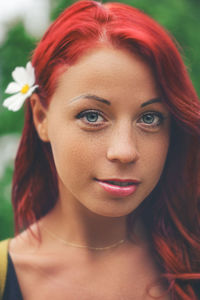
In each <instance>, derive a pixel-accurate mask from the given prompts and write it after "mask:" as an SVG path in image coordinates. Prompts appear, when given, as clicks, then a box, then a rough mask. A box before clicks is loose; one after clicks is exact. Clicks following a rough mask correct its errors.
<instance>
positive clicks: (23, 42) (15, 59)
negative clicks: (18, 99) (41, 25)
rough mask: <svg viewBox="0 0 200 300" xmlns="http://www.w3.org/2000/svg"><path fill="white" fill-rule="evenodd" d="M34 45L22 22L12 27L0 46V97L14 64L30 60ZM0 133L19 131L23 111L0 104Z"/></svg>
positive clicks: (9, 78)
mask: <svg viewBox="0 0 200 300" xmlns="http://www.w3.org/2000/svg"><path fill="white" fill-rule="evenodd" d="M34 47H35V40H34V39H33V38H31V37H30V36H28V35H27V33H26V32H25V30H24V27H23V24H21V23H19V24H17V25H16V26H15V27H13V28H12V29H11V30H10V32H9V34H8V37H7V39H6V41H5V43H4V44H3V45H2V47H1V48H0V70H1V75H2V76H1V80H0V87H1V88H0V99H1V102H2V100H3V99H5V98H7V97H8V96H9V95H8V94H5V93H4V92H3V91H5V89H6V87H7V85H8V83H9V82H11V81H12V80H13V79H12V77H11V73H12V71H13V70H14V68H15V67H16V66H25V65H26V63H27V61H28V60H30V54H31V51H32V50H33V49H34ZM0 120H1V121H0V135H1V134H6V133H9V132H20V131H21V129H22V126H23V120H24V118H23V111H19V112H16V113H10V112H9V111H8V110H7V109H5V108H4V107H2V106H0Z"/></svg>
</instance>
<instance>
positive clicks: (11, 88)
mask: <svg viewBox="0 0 200 300" xmlns="http://www.w3.org/2000/svg"><path fill="white" fill-rule="evenodd" d="M20 90H21V87H20V86H19V84H18V83H16V82H11V83H9V85H8V86H7V88H6V90H5V93H6V94H14V93H18V92H20Z"/></svg>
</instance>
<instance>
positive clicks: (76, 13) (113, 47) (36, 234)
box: [3, 1, 200, 300]
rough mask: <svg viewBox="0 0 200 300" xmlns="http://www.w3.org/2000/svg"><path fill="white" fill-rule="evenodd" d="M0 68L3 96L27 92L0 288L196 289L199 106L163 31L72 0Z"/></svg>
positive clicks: (29, 291) (23, 292)
mask: <svg viewBox="0 0 200 300" xmlns="http://www.w3.org/2000/svg"><path fill="white" fill-rule="evenodd" d="M32 66H33V67H32ZM33 68H34V69H33ZM34 72H35V73H34ZM34 74H35V76H34ZM26 76H27V77H26ZM13 78H14V79H15V81H16V82H15V83H12V84H11V85H10V86H9V87H8V89H7V92H8V93H11V92H17V91H19V93H18V94H17V95H14V96H11V97H10V98H8V99H7V100H6V101H5V102H4V106H7V107H8V108H9V109H11V110H17V109H19V108H20V107H21V105H22V103H23V101H24V100H25V99H26V98H27V102H26V117H25V126H24V130H23V134H22V138H21V143H20V146H19V150H18V153H17V157H16V162H15V170H14V180H13V192H12V202H13V207H14V213H15V224H16V236H15V237H14V238H12V239H10V240H9V245H8V272H7V278H6V282H5V291H4V298H3V299H12V300H14V299H18V300H19V299H27V300H32V299H34V300H35V299H37V300H43V299H60V300H62V299H71V300H75V299H76V300H77V299H83V300H86V299H87V300H88V299H95V300H96V299H97V300H98V299H105V300H119V299H126V300H129V299H137V300H147V299H148V300H150V299H157V298H158V297H159V299H164V300H167V299H174V300H178V299H183V300H186V299H188V300H189V299H190V300H191V299H198V297H200V296H199V290H200V239H199V236H200V235H199V234H200V217H199V200H200V199H199V179H200V176H199V174H200V170H199V162H200V154H199V143H200V126H199V125H200V105H199V101H198V97H197V95H196V93H195V91H194V88H193V86H192V83H191V81H190V79H189V77H188V73H187V71H186V68H185V66H184V64H183V62H182V59H181V57H180V54H179V52H178V50H177V48H176V46H175V44H174V42H173V41H172V39H171V37H170V36H169V35H168V34H167V33H166V32H165V31H164V29H163V28H161V27H160V26H159V25H158V24H157V23H156V22H155V21H154V20H152V19H151V18H150V17H148V16H147V15H145V14H144V13H142V12H140V11H139V10H137V9H135V8H132V7H130V6H127V5H124V4H120V3H106V4H101V3H98V2H94V1H80V2H77V3H75V4H73V5H72V6H71V7H69V8H68V9H66V10H65V11H64V12H63V13H62V14H61V15H60V16H59V17H58V19H57V20H56V21H55V22H54V23H53V24H52V25H51V26H50V28H49V29H48V31H47V32H46V34H45V35H44V37H43V38H42V40H41V41H40V43H39V44H38V46H37V48H36V49H35V51H34V54H33V57H32V65H31V63H28V64H27V68H26V70H24V69H23V68H18V69H16V70H15V71H14V72H13Z"/></svg>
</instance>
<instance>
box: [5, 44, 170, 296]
mask: <svg viewBox="0 0 200 300" xmlns="http://www.w3.org/2000/svg"><path fill="white" fill-rule="evenodd" d="M88 94H90V95H96V96H98V97H101V98H103V99H106V101H109V102H110V105H107V104H105V103H102V102H100V101H96V100H94V99H89V98H88V97H85V96H83V95H88ZM158 98H159V99H160V101H159V102H155V103H149V104H148V105H145V106H144V105H143V104H144V103H146V102H148V101H149V100H151V99H158ZM31 104H32V110H33V116H34V123H35V127H36V130H37V132H38V135H39V137H40V138H41V140H43V141H44V142H50V144H51V147H52V151H53V156H54V160H55V164H56V169H57V173H58V183H59V199H58V201H57V204H56V206H55V208H54V209H53V210H52V211H51V212H50V213H48V214H47V216H45V217H44V218H43V219H42V220H41V221H40V222H39V226H40V229H41V231H42V238H43V242H42V245H40V248H37V253H40V255H39V254H38V257H40V258H38V263H39V262H40V263H41V261H42V259H41V255H42V254H41V253H43V254H44V253H46V251H48V249H54V251H55V253H58V252H59V253H60V254H62V255H61V257H65V255H66V253H67V257H71V261H72V262H73V266H72V269H71V270H72V271H71V272H74V271H73V270H74V269H76V268H75V267H74V266H75V262H76V260H77V257H79V258H80V257H81V262H80V261H79V268H78V269H81V268H80V266H82V269H83V270H84V276H86V274H87V272H88V274H94V272H95V268H96V269H98V270H100V266H101V265H102V264H105V265H106V266H109V267H111V268H112V269H113V270H115V268H116V270H120V268H121V269H122V271H124V272H126V271H127V270H128V265H130V259H131V261H132V262H133V264H134V267H135V272H136V271H137V274H138V272H139V273H141V278H146V277H145V276H146V275H145V273H146V274H147V273H148V274H149V276H147V277H148V278H151V277H153V276H154V275H156V274H157V270H156V268H155V266H153V262H152V259H151V255H150V254H149V252H148V250H146V249H147V248H146V246H144V245H147V244H148V242H147V238H146V236H145V229H144V227H143V224H142V220H138V222H137V223H136V233H137V234H138V237H140V238H141V241H142V243H141V245H137V244H134V245H133V244H132V243H131V242H130V241H127V243H126V244H124V245H122V246H121V248H120V247H119V249H118V248H116V249H115V250H114V249H113V252H111V253H116V255H114V254H113V256H112V257H113V259H112V258H111V257H109V259H108V258H107V255H108V253H109V252H107V254H106V255H104V253H103V252H102V251H99V252H95V253H94V252H91V251H90V250H89V249H84V250H83V249H81V250H80V249H77V248H70V249H68V248H66V247H65V249H64V250H63V248H64V246H63V245H62V244H61V243H56V245H55V242H54V241H52V237H50V236H49V235H48V234H47V233H45V231H43V228H44V227H46V228H48V229H49V230H50V231H52V232H54V233H55V234H56V235H57V236H59V237H61V238H63V239H65V240H67V241H70V242H75V243H77V244H81V245H87V246H93V247H104V246H107V245H111V244H112V243H114V242H116V241H119V240H120V239H124V238H126V231H127V228H126V216H127V215H128V214H129V213H131V212H133V211H134V210H135V209H136V208H137V207H138V206H139V205H140V204H141V203H142V202H143V201H144V199H145V198H146V197H147V196H148V195H149V194H150V193H151V191H152V190H153V189H154V188H155V186H156V185H157V183H158V181H159V179H160V176H161V174H162V171H163V167H164V164H165V161H166V156H167V152H168V147H169V140H170V115H169V111H168V109H167V107H166V106H165V104H164V103H163V102H162V99H161V95H160V92H159V89H158V86H157V83H156V81H155V78H154V76H153V73H152V70H151V69H150V67H149V66H148V65H147V64H146V63H145V62H144V61H143V60H142V59H141V58H140V57H139V56H137V55H135V54H133V53H129V52H128V51H126V50H122V49H113V48H112V47H110V46H101V47H98V48H95V49H92V50H89V51H88V52H87V53H86V54H84V55H83V56H82V57H80V59H79V60H78V62H77V63H76V64H75V65H74V66H71V67H70V68H69V69H68V70H67V71H65V72H64V73H63V74H62V75H61V76H60V78H59V80H58V84H57V88H56V90H55V93H54V94H53V97H52V99H51V102H50V105H49V107H48V109H47V110H45V109H44V108H43V107H42V106H41V104H40V102H39V98H38V96H37V95H36V94H34V95H33V96H32V98H31ZM85 110H87V111H88V110H93V115H92V114H91V113H90V114H89V113H88V114H86V115H83V114H82V116H81V118H80V113H81V112H83V111H85ZM97 112H99V114H98V113H97ZM152 112H153V113H152ZM155 112H156V114H155ZM147 113H148V114H149V115H148V117H147V116H146V115H147ZM158 113H159V114H162V116H163V121H162V122H161V119H160V117H159V116H158ZM149 120H150V121H149ZM148 122H150V123H148ZM94 124H98V126H95V125H94ZM94 178H97V179H108V178H123V179H124V178H129V179H137V180H139V181H140V184H139V185H138V187H137V189H136V191H135V192H134V193H133V194H132V195H130V196H126V197H116V196H112V195H110V194H108V193H107V192H105V191H104V190H103V189H102V187H101V186H100V185H99V184H98V182H97V181H96V180H94ZM33 230H35V227H34V226H33ZM27 235H28V233H27V232H25V233H24V235H23V236H24V240H26V239H27ZM53 242H54V243H53ZM21 243H22V242H21ZM32 243H33V244H34V242H33V241H32ZM20 247H21V248H20ZM23 247H26V250H27V252H29V250H30V249H31V247H33V246H27V243H26V245H25V244H24V245H23ZM27 247H29V248H27ZM138 247H139V248H138ZM61 248H62V250H61ZM10 249H11V251H15V252H16V253H17V252H18V253H19V252H20V251H21V249H22V244H21V246H20V242H19V241H17V239H13V240H12V243H11V246H10ZM38 249H39V250H38ZM120 249H121V250H120ZM138 249H140V250H138ZM141 249H145V250H144V251H143V250H142V251H141ZM66 251H67V252H66ZM70 251H71V252H70ZM81 251H82V252H81ZM110 251H111V250H110ZM115 251H116V252H115ZM127 251H128V252H127ZM134 253H135V254H134ZM141 253H142V255H141ZM144 253H145V254H144ZM120 255H121V258H122V257H123V258H128V260H127V263H124V266H122V265H120V266H119V264H118V263H117V261H118V258H119V257H120ZM116 257H118V258H117V260H116V261H115V258H116ZM54 258H55V257H54ZM91 258H92V266H93V267H92V270H91ZM13 259H14V260H15V261H16V268H17V265H18V275H19V277H20V278H23V276H20V274H21V273H20V272H21V271H20V270H21V269H20V262H18V263H17V259H16V258H15V257H14V256H13ZM51 259H52V258H51ZM27 260H28V261H30V257H29V259H27ZM113 260H114V261H113ZM138 261H139V262H140V264H139V265H138ZM69 262H70V259H68V261H67V262H66V264H67V267H68V268H69ZM62 264H64V262H63V261H62ZM64 265H65V264H64ZM150 265H151V267H150ZM147 266H148V267H147ZM65 267H66V265H65ZM52 268H53V270H55V268H58V265H56V266H54V267H53V266H52ZM60 268H61V265H60ZM93 268H94V269H93ZM88 270H90V271H88ZM131 270H132V269H131ZM149 270H150V271H149ZM130 272H131V277H130V278H133V276H134V278H135V277H138V275H136V274H135V273H134V272H133V271H130ZM149 272H150V273H149ZM117 273H118V272H117ZM71 274H72V273H71ZM98 274H101V275H102V276H104V277H106V274H104V271H103V270H102V273H101V272H100V271H99V273H98ZM127 274H129V272H128V273H127ZM79 275H80V274H79ZM62 276H63V278H66V277H64V275H62ZM65 276H67V275H66V274H65ZM80 276H81V275H80ZM92 276H93V275H92ZM99 276H100V275H99ZM86 278H87V280H88V281H87V282H89V275H88V277H87V276H86ZM99 278H102V277H101V276H100V277H99ZM30 280H31V279H30ZM107 280H108V279H107ZM124 280H125V282H126V284H127V283H128V284H129V283H130V282H129V280H130V279H129V280H128V278H125V279H124ZM22 281H23V282H22V283H21V284H22V286H24V293H28V294H29V292H30V291H27V290H26V289H27V288H26V287H27V285H28V283H27V282H24V279H22ZM108 282H110V281H109V280H108ZM144 282H148V283H149V281H148V280H144ZM144 282H143V281H140V282H137V286H139V287H140V286H143V285H144ZM97 283H98V279H97ZM101 283H102V282H101ZM43 285H44V284H43ZM71 285H72V286H73V284H71ZM85 285H86V283H84V286H85ZM130 285H131V291H132V290H133V289H132V283H130ZM94 288H95V287H94ZM47 289H48V288H47ZM129 289H130V288H129ZM126 290H127V291H128V288H126ZM30 293H31V292H30ZM73 294H74V292H73V293H72V295H73ZM112 294H113V293H112ZM135 295H138V298H137V299H149V298H142V297H144V296H142V294H141V288H140V289H138V292H137V288H135V293H134V296H135ZM30 299H31V298H30ZM60 299H61V298H60ZM96 299H97V298H96ZM104 299H106V298H104ZM109 299H111V297H109ZM114 299H118V298H117V297H114ZM119 299H121V298H119ZM127 299H129V298H127ZM163 299H164V298H163ZM166 299H168V298H166Z"/></svg>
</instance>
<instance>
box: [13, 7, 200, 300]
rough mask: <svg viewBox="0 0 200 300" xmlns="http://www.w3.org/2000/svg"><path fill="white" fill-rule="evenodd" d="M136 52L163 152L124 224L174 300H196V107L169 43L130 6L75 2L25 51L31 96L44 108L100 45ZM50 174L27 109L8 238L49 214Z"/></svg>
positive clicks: (199, 276)
mask: <svg viewBox="0 0 200 300" xmlns="http://www.w3.org/2000/svg"><path fill="white" fill-rule="evenodd" d="M102 43H103V44H106V43H107V44H111V45H112V46H113V47H120V48H126V49H129V50H130V51H132V52H137V53H138V54H139V55H141V56H142V57H143V59H144V60H145V61H146V62H147V63H148V64H149V65H150V66H151V68H152V70H153V72H154V75H155V78H156V80H157V82H158V85H159V87H160V90H161V93H162V98H163V99H164V101H165V103H166V105H167V106H168V108H169V110H170V112H171V118H172V126H171V140H170V147H169V152H168V156H167V160H166V164H165V168H164V170H163V174H162V176H161V178H160V181H159V183H158V184H157V186H156V188H155V189H154V190H153V192H152V193H151V194H150V195H149V196H148V197H147V198H146V199H145V200H144V201H143V202H142V204H141V205H140V206H139V207H138V208H137V209H136V210H135V211H134V213H132V214H130V215H129V216H128V218H127V224H128V228H129V230H130V231H131V229H132V228H133V224H134V222H135V220H136V217H137V215H140V216H141V217H142V218H143V220H144V222H145V225H146V228H147V229H148V232H149V237H150V239H151V244H152V249H153V253H154V256H155V260H156V261H157V263H158V265H159V266H160V268H161V270H162V274H163V278H164V279H165V281H166V283H167V286H169V288H170V291H171V295H172V297H173V299H174V300H178V299H183V300H191V299H197V294H195V293H196V292H195V291H196V290H197V288H198V285H199V288H200V188H199V186H200V168H199V167H200V151H199V150H200V147H199V146H200V103H199V101H198V96H197V94H196V92H195V90H194V88H193V85H192V83H191V81H190V79H189V76H188V73H187V70H186V67H185V65H184V64H183V61H182V59H181V56H180V53H179V51H178V50H177V46H176V43H175V42H174V41H173V39H172V37H170V35H169V34H168V33H167V32H166V31H165V30H164V29H163V28H162V27H161V26H160V25H158V24H157V23H156V22H155V21H154V20H152V19H151V18H150V17H148V16H147V15H145V14H144V13H143V12H141V11H139V10H138V9H136V8H132V7H130V6H128V5H125V4H121V3H106V4H101V3H98V2H95V1H79V2H76V3H74V4H73V5H72V6H70V7H69V8H67V9H66V10H65V11H64V12H63V13H62V14H61V15H60V16H59V17H58V18H57V20H56V21H55V22H54V23H53V24H52V25H51V26H50V28H49V29H48V31H47V32H46V34H45V35H44V37H43V38H42V40H41V41H40V42H39V44H38V46H37V48H36V49H35V51H34V53H33V58H32V64H33V66H34V67H35V72H36V80H37V84H38V85H39V88H38V90H37V93H38V95H39V96H40V99H41V103H42V104H43V105H44V106H45V107H47V106H48V103H49V101H50V100H51V96H52V95H53V93H54V91H55V88H56V84H57V79H58V77H59V75H60V74H61V73H62V72H63V71H64V70H67V68H68V67H69V66H70V65H72V64H74V63H75V62H76V61H77V59H78V58H79V57H80V56H81V54H83V53H84V52H85V51H87V50H88V49H89V48H92V47H95V46H97V45H100V44H102ZM57 196H58V186H57V175H56V169H55V165H54V161H53V156H52V152H51V146H50V144H49V143H44V142H42V141H41V140H40V139H39V138H38V135H37V133H36V130H35V127H34V124H33V118H32V111H31V106H30V103H29V102H27V106H26V116H25V125H24V129H23V134H22V138H21V143H20V146H19V150H18V153H17V157H16V161H15V169H14V178H13V190H12V202H13V207H14V214H15V225H16V233H18V232H20V231H21V230H22V229H25V228H27V227H28V226H29V225H30V224H32V223H33V222H35V221H36V220H38V219H40V218H41V217H42V216H44V215H45V214H46V213H47V212H48V211H50V210H51V209H52V208H53V206H54V204H55V203H56V201H57Z"/></svg>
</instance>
